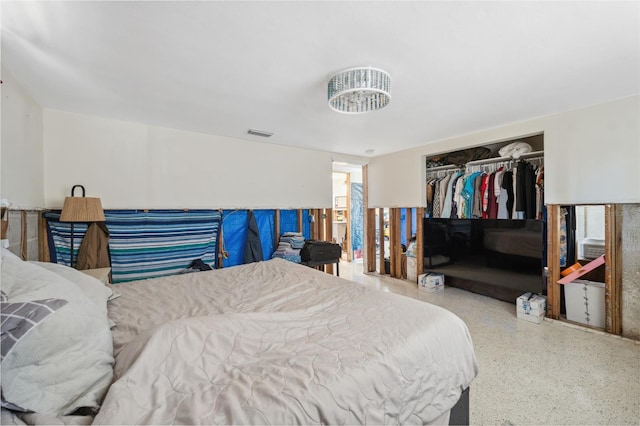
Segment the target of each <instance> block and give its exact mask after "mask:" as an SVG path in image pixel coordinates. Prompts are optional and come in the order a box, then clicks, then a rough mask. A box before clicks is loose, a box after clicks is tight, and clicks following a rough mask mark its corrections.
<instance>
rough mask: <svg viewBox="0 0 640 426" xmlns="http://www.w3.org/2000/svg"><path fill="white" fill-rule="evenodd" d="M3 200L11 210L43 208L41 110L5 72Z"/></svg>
mask: <svg viewBox="0 0 640 426" xmlns="http://www.w3.org/2000/svg"><path fill="white" fill-rule="evenodd" d="M0 87H1V88H0V90H1V93H2V98H1V99H2V149H1V150H0V152H1V153H0V157H1V169H0V170H1V172H0V198H6V199H8V200H9V201H10V202H11V208H16V209H18V208H24V209H31V208H40V207H44V174H43V164H44V154H43V145H42V108H41V107H40V105H38V103H37V102H36V101H35V100H34V99H33V98H31V96H29V94H27V92H25V91H24V90H23V89H22V87H20V85H18V84H17V83H16V81H15V79H14V77H13V76H12V75H11V74H10V73H9V72H7V70H5V69H4V68H2V86H0Z"/></svg>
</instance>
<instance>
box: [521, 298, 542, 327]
mask: <svg viewBox="0 0 640 426" xmlns="http://www.w3.org/2000/svg"><path fill="white" fill-rule="evenodd" d="M546 313H547V298H546V297H545V296H542V295H539V294H533V293H525V294H523V295H522V296H519V297H518V298H517V299H516V315H517V317H518V319H521V320H525V321H529V322H534V323H536V324H540V323H541V322H542V321H543V320H544V317H545V315H546Z"/></svg>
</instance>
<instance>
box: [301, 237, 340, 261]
mask: <svg viewBox="0 0 640 426" xmlns="http://www.w3.org/2000/svg"><path fill="white" fill-rule="evenodd" d="M341 255H342V248H341V247H340V244H334V243H330V242H329V241H317V240H307V241H305V243H304V247H302V249H301V250H300V257H301V258H302V261H303V262H324V261H327V260H335V261H336V262H337V261H338V259H340V256H341Z"/></svg>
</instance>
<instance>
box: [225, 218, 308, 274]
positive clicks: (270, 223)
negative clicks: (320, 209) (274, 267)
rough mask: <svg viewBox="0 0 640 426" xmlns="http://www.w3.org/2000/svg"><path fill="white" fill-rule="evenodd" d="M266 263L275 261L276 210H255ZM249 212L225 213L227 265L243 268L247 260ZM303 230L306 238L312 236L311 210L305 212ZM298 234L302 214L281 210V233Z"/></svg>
mask: <svg viewBox="0 0 640 426" xmlns="http://www.w3.org/2000/svg"><path fill="white" fill-rule="evenodd" d="M253 214H254V215H255V218H256V222H257V223H258V231H259V233H260V242H261V243H262V254H263V257H264V260H268V259H271V255H272V254H273V252H274V250H275V247H274V240H275V237H274V232H275V210H253ZM247 217H248V215H247V210H224V211H223V212H222V232H223V249H224V250H225V251H226V252H227V253H228V258H226V259H224V260H223V266H224V267H229V266H235V265H242V263H243V261H244V245H245V241H246V239H247ZM302 225H303V226H302V228H303V232H302V234H303V235H304V238H305V239H308V238H310V236H311V227H310V225H309V210H303V211H302ZM285 232H298V211H297V210H280V233H281V234H283V233H285Z"/></svg>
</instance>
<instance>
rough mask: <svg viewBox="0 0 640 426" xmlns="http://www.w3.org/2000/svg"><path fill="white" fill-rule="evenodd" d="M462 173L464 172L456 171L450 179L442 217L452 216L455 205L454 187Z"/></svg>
mask: <svg viewBox="0 0 640 426" xmlns="http://www.w3.org/2000/svg"><path fill="white" fill-rule="evenodd" d="M461 175H462V172H454V173H453V174H452V175H451V179H449V184H448V185H447V191H446V193H445V196H444V205H443V206H442V217H445V218H450V217H451V207H452V206H453V188H454V186H455V183H456V180H458V178H459V177H460V176H461Z"/></svg>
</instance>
